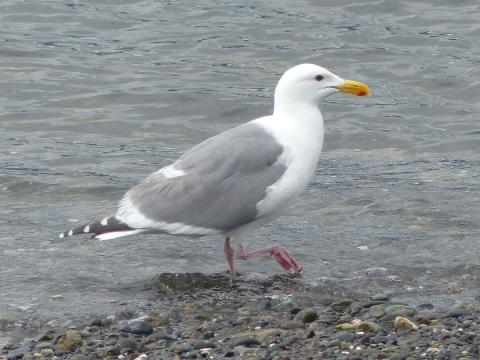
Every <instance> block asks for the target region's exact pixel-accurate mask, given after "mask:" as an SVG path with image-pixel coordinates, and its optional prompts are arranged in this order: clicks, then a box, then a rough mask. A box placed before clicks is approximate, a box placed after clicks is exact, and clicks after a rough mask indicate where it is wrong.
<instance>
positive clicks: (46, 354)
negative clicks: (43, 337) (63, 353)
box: [40, 348, 54, 357]
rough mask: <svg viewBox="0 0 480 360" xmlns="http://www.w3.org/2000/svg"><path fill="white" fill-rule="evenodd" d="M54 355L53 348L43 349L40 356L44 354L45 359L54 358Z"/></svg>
mask: <svg viewBox="0 0 480 360" xmlns="http://www.w3.org/2000/svg"><path fill="white" fill-rule="evenodd" d="M53 353H54V351H53V349H51V348H43V349H42V350H41V351H40V354H42V356H44V357H52V356H53Z"/></svg>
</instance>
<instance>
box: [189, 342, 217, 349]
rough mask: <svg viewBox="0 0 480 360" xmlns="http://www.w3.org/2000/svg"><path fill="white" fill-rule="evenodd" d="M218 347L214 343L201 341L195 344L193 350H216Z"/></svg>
mask: <svg viewBox="0 0 480 360" xmlns="http://www.w3.org/2000/svg"><path fill="white" fill-rule="evenodd" d="M216 347H217V345H215V343H214V342H213V341H205V340H199V341H197V342H195V343H194V345H193V348H194V349H195V350H201V349H208V348H209V349H215V348H216Z"/></svg>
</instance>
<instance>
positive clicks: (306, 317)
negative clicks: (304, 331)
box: [295, 308, 318, 324]
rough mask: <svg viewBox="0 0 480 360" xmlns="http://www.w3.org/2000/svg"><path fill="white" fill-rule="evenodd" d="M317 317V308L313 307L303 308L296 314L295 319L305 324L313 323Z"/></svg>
mask: <svg viewBox="0 0 480 360" xmlns="http://www.w3.org/2000/svg"><path fill="white" fill-rule="evenodd" d="M317 318H318V314H317V312H316V311H315V309H312V308H306V309H303V310H302V311H300V312H298V313H297V314H296V315H295V321H298V322H302V323H304V324H308V323H311V322H313V321H315V320H316V319H317Z"/></svg>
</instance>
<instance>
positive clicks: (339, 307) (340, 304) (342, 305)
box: [330, 299, 353, 312]
mask: <svg viewBox="0 0 480 360" xmlns="http://www.w3.org/2000/svg"><path fill="white" fill-rule="evenodd" d="M352 303H353V300H352V299H342V300H340V301H337V302H336V303H333V304H332V305H330V307H331V308H332V309H333V310H335V311H336V312H346V311H347V310H348V308H349V307H350V305H351V304H352Z"/></svg>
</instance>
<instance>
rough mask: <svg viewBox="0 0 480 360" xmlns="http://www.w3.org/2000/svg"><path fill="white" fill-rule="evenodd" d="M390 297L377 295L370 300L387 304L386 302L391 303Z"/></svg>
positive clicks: (388, 295)
mask: <svg viewBox="0 0 480 360" xmlns="http://www.w3.org/2000/svg"><path fill="white" fill-rule="evenodd" d="M390 297H391V295H390V294H384V293H380V294H375V295H373V296H372V297H371V298H370V300H372V301H382V302H386V301H389V300H390Z"/></svg>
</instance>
